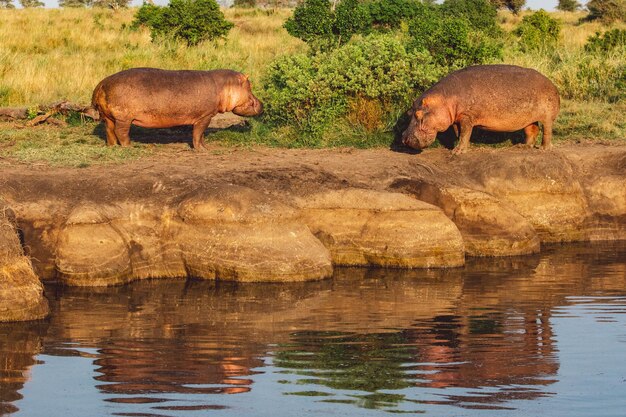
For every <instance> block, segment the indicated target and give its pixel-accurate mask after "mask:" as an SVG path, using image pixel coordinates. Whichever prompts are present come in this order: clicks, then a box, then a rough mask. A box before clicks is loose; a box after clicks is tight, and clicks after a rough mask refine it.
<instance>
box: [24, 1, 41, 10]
mask: <svg viewBox="0 0 626 417" xmlns="http://www.w3.org/2000/svg"><path fill="white" fill-rule="evenodd" d="M20 4H21V5H22V7H23V8H25V9H26V8H28V7H43V5H44V3H43V2H42V1H39V0H20Z"/></svg>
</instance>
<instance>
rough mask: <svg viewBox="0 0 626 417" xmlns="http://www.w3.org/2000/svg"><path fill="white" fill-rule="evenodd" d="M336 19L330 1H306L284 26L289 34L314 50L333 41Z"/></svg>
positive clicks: (297, 8)
mask: <svg viewBox="0 0 626 417" xmlns="http://www.w3.org/2000/svg"><path fill="white" fill-rule="evenodd" d="M334 20H335V17H334V14H333V11H332V10H331V5H330V2H329V1H328V0H304V2H303V3H301V4H300V5H299V6H298V7H296V9H295V10H294V11H293V16H291V17H290V18H289V19H287V21H286V22H285V24H284V27H285V29H287V33H289V34H290V35H291V36H293V37H295V38H298V39H302V40H303V41H304V42H306V43H308V44H309V45H312V46H313V47H314V48H315V47H318V48H319V46H320V44H326V43H328V42H330V41H331V39H332V36H333V23H334Z"/></svg>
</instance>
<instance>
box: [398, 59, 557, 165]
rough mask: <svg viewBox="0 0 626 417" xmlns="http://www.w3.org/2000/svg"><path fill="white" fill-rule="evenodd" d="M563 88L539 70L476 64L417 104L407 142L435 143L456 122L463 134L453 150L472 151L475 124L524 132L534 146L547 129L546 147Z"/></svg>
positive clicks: (416, 145)
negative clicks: (541, 133) (470, 146)
mask: <svg viewBox="0 0 626 417" xmlns="http://www.w3.org/2000/svg"><path fill="white" fill-rule="evenodd" d="M559 108H560V98H559V92H558V90H557V88H556V87H555V86H554V84H553V83H552V82H551V81H550V80H549V79H548V78H546V77H545V76H544V75H542V74H540V73H539V72H537V71H535V70H533V69H530V68H522V67H518V66H515V65H477V66H472V67H467V68H464V69H461V70H458V71H454V72H452V73H450V74H449V75H448V76H446V77H445V78H443V79H441V80H440V81H439V82H438V83H437V84H435V85H433V86H432V87H431V88H430V89H428V90H427V91H426V92H425V93H424V94H422V95H421V96H420V97H419V98H418V99H417V100H415V102H414V103H413V107H412V110H411V111H410V115H411V121H410V123H409V126H408V128H407V129H406V130H405V131H404V133H403V134H402V142H403V143H404V144H405V145H407V146H410V147H412V148H416V149H424V148H426V147H428V146H429V145H431V144H432V143H433V142H434V141H435V138H436V136H437V133H438V132H444V131H446V130H447V129H448V128H449V127H450V126H453V128H454V132H455V133H456V135H457V136H458V138H459V143H458V145H457V146H456V147H455V148H454V149H453V151H452V153H453V154H460V153H463V152H465V151H467V150H468V149H469V141H470V136H471V134H472V129H473V128H474V127H477V128H480V129H484V130H490V131H495V132H514V131H517V130H522V129H523V130H524V134H525V143H526V145H527V146H529V147H532V146H534V144H535V141H536V140H537V136H538V134H539V123H541V125H542V127H543V140H542V143H541V146H542V148H543V149H547V148H550V147H551V146H552V145H551V142H550V141H551V139H552V125H553V123H554V120H555V119H556V117H557V115H558V114H559Z"/></svg>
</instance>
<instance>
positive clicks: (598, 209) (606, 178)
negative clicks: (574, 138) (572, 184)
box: [566, 147, 626, 241]
mask: <svg viewBox="0 0 626 417" xmlns="http://www.w3.org/2000/svg"><path fill="white" fill-rule="evenodd" d="M566 156H567V158H568V160H570V161H571V162H572V164H573V165H574V166H575V168H576V171H577V175H578V177H579V178H580V182H581V185H582V188H583V192H584V194H585V197H586V199H587V204H588V207H589V212H590V216H589V217H588V218H587V221H586V230H587V235H588V238H589V240H592V241H603V240H626V182H625V181H624V172H626V150H623V149H622V150H620V149H619V148H612V147H607V148H606V149H600V150H599V151H598V152H594V153H591V154H590V153H585V152H584V148H582V149H579V148H575V149H572V150H569V151H568V152H567V153H566Z"/></svg>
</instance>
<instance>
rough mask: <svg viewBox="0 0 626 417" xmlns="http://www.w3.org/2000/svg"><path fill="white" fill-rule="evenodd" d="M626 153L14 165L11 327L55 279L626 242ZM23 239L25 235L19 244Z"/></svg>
mask: <svg viewBox="0 0 626 417" xmlns="http://www.w3.org/2000/svg"><path fill="white" fill-rule="evenodd" d="M625 169H626V146H602V145H587V146H584V145H570V146H561V147H559V148H557V149H555V150H552V151H547V152H544V151H539V150H534V149H525V148H518V147H513V148H500V149H485V148H482V149H473V150H472V151H471V152H469V153H468V154H465V155H461V156H458V157H451V156H450V154H449V152H448V151H446V150H443V149H435V150H429V151H427V152H424V153H422V154H420V155H409V154H404V153H397V152H391V151H387V150H367V151H357V150H315V151H313V150H307V151H304V150H271V149H254V150H240V149H229V148H216V149H215V150H214V151H213V152H211V153H207V154H202V155H198V154H195V153H191V152H185V153H182V154H181V155H180V156H176V157H175V158H174V157H172V156H171V155H160V156H156V157H154V158H149V159H145V160H141V161H138V162H135V163H132V164H127V165H105V166H97V167H90V168H84V169H69V168H50V167H25V166H21V165H12V164H9V165H7V166H5V167H3V169H2V173H1V174H0V196H2V198H4V201H2V204H0V205H1V206H2V207H3V213H4V214H3V217H1V218H0V225H2V234H1V235H0V249H1V250H2V251H3V252H2V258H1V259H0V261H1V262H2V266H1V269H0V296H1V297H0V321H13V320H25V319H36V318H40V317H42V316H44V315H45V314H46V311H47V303H46V301H45V298H43V295H42V286H41V283H40V281H39V280H40V279H41V280H56V281H59V282H61V283H63V284H65V285H71V286H108V285H117V284H123V283H127V282H130V281H133V280H139V279H147V278H161V277H181V278H187V277H194V278H197V279H210V280H215V279H218V280H235V281H264V282H285V281H304V280H316V279H323V278H328V277H330V276H331V275H332V272H333V266H337V265H346V266H376V267H396V268H446V267H461V266H463V264H464V261H465V256H466V255H467V256H510V255H523V254H530V253H536V252H538V251H539V250H540V246H541V243H542V242H573V241H592V240H593V241H597V240H624V239H626V174H625ZM18 230H19V232H20V235H19V237H21V240H20V238H18Z"/></svg>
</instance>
